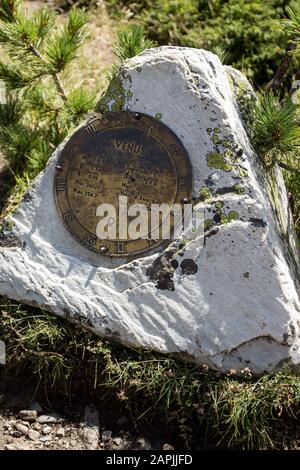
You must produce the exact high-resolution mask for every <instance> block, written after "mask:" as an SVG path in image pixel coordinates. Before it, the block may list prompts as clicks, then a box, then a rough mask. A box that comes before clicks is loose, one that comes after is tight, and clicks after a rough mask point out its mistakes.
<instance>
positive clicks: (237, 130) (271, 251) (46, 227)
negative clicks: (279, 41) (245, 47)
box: [0, 47, 300, 373]
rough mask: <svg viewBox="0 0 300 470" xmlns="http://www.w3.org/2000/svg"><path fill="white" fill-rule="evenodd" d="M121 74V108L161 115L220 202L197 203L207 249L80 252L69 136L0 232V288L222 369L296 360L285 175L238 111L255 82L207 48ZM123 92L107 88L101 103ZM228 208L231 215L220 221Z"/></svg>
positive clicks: (293, 252)
mask: <svg viewBox="0 0 300 470" xmlns="http://www.w3.org/2000/svg"><path fill="white" fill-rule="evenodd" d="M120 80H121V82H120V83H121V84H122V86H121V87H120V89H119V90H117V92H118V93H119V96H120V93H121V96H122V99H124V106H125V109H130V110H132V111H137V112H141V113H145V114H148V115H151V116H158V115H160V114H161V115H162V116H161V120H162V122H163V123H165V124H166V125H167V126H169V127H170V128H171V129H172V130H173V131H174V132H175V133H176V135H177V136H178V137H179V138H180V139H181V141H182V143H183V145H184V146H185V148H186V150H187V152H188V154H189V158H190V161H191V164H192V168H193V180H194V181H193V186H194V187H193V190H194V195H195V197H198V196H199V191H200V190H201V189H202V190H203V188H209V189H210V191H211V194H212V197H211V199H209V200H207V201H204V202H199V203H198V204H199V207H203V208H204V209H205V213H206V219H207V220H209V221H210V222H207V226H208V224H209V223H210V224H212V227H211V230H209V231H208V232H207V233H206V238H205V245H204V247H202V243H200V242H201V241H202V240H198V239H196V240H195V241H194V242H187V243H186V245H185V247H184V253H183V257H181V256H179V253H176V250H175V248H174V247H169V248H168V249H167V252H169V253H170V249H171V248H174V251H175V253H174V254H173V258H174V259H175V260H176V261H177V262H178V263H179V266H178V268H177V269H174V268H171V267H170V263H169V262H168V261H167V260H166V259H165V258H160V259H158V258H159V256H162V255H163V253H162V252H160V253H155V254H151V255H148V256H145V257H143V258H140V259H137V260H134V261H129V262H128V260H123V261H122V260H121V261H120V260H118V261H117V260H110V259H108V258H105V257H102V256H101V255H96V254H93V253H92V252H89V251H88V250H87V249H85V248H83V247H82V246H81V245H80V244H79V243H77V242H76V241H75V240H74V239H73V238H72V236H71V235H70V234H69V233H68V231H67V230H66V229H65V227H64V226H63V224H62V223H61V222H60V219H59V216H58V214H57V210H56V207H55V202H54V194H53V178H54V171H55V165H56V162H57V159H58V157H59V155H60V153H61V151H62V149H63V145H61V146H60V147H59V148H58V149H57V150H56V152H55V153H54V155H53V156H52V158H51V159H50V161H49V163H48V165H47V167H46V169H45V171H44V172H43V173H42V174H41V175H40V176H39V177H38V178H37V179H36V180H35V182H34V184H33V186H32V187H31V188H30V189H29V191H28V192H27V194H26V195H25V197H24V200H23V202H22V204H21V206H20V207H19V209H18V210H17V211H16V212H15V213H14V215H13V216H12V217H11V219H10V220H11V222H12V223H13V224H14V227H13V229H12V230H10V229H11V224H8V225H7V226H6V229H5V227H4V230H2V235H1V237H0V244H1V245H2V248H0V266H1V268H0V295H4V296H7V297H10V298H13V299H16V300H18V301H21V302H24V303H28V304H31V305H36V306H41V307H42V308H44V309H48V310H51V311H53V312H55V313H56V314H58V315H61V316H66V317H72V320H75V321H77V322H78V323H80V324H81V325H82V326H83V327H86V328H89V329H91V330H93V331H94V332H96V333H98V334H99V335H105V336H107V337H113V338H114V339H117V340H119V341H121V342H123V343H127V344H132V345H137V346H142V347H149V348H153V349H155V350H158V351H161V352H164V353H176V354H177V355H180V356H181V357H182V358H186V359H189V360H191V361H196V362H197V363H199V364H202V363H205V364H208V365H209V366H210V367H213V368H214V369H219V370H221V371H227V370H228V369H230V368H235V369H242V368H244V367H250V368H251V369H252V371H253V372H255V373H261V372H263V371H272V370H275V369H278V368H280V367H282V366H283V365H286V364H290V365H297V364H299V362H300V349H299V336H300V332H299V311H300V305H299V295H298V294H299V283H298V277H299V271H298V267H299V266H298V251H297V245H296V238H295V235H294V231H293V227H292V223H291V217H290V213H289V211H288V209H287V207H288V205H287V194H286V190H285V188H284V184H283V180H282V175H281V172H280V171H279V169H277V168H275V169H274V172H273V173H274V174H273V177H272V179H271V177H270V176H267V175H266V172H265V170H264V168H263V167H262V166H261V164H260V162H259V157H258V156H257V155H256V154H255V153H254V151H253V149H252V147H251V145H250V143H249V140H248V137H247V135H246V132H245V129H244V125H243V121H242V117H241V113H240V111H243V112H244V115H246V114H247V108H245V106H246V105H247V100H251V99H252V91H251V87H250V85H249V84H248V82H247V80H246V79H245V78H244V77H243V76H242V74H240V73H239V72H237V71H235V70H233V69H231V68H230V67H229V68H228V67H224V66H222V64H221V62H220V61H219V59H218V58H217V57H216V56H215V55H214V54H212V53H209V52H206V51H202V50H196V49H188V48H175V47H162V48H158V49H152V50H148V51H145V52H144V53H143V54H141V55H139V56H137V57H135V58H133V59H130V60H129V61H127V62H126V63H125V64H124V66H123V67H122V70H121V75H120ZM129 90H130V93H128V91H129ZM241 98H242V99H241ZM118 99H119V97H118ZM116 100H117V93H116V90H114V88H113V87H111V89H110V91H109V92H108V94H107V98H106V99H104V100H103V102H102V108H103V107H104V108H105V107H106V108H105V109H106V110H107V109H111V107H112V106H113V105H114V103H115V102H116ZM121 101H122V100H121ZM238 102H239V103H240V104H241V103H242V104H243V109H242V108H241V107H240V108H239V107H238ZM225 152H226V153H225ZM275 180H276V181H277V183H278V186H276V184H274V181H275ZM271 189H272V191H271ZM271 193H272V197H271V196H270V194H271ZM216 201H219V204H218V205H219V206H220V205H221V204H220V203H222V204H223V206H222V207H220V208H219V209H218V210H219V211H220V214H217V213H216V212H215V211H216V206H215V203H216ZM275 206H276V207H275ZM275 209H276V210H275ZM230 213H231V214H230ZM228 214H229V217H232V220H231V221H229V223H222V222H224V220H226V219H225V217H227V216H228ZM237 216H238V219H236V217H237ZM227 220H228V219H227ZM186 260H188V261H186ZM189 260H192V261H189ZM183 261H184V263H183V264H182V262H183ZM154 263H155V264H154ZM165 268H167V269H165ZM158 271H159V272H160V276H163V274H162V272H163V273H165V272H166V271H167V272H168V276H169V281H170V282H168V283H166V285H165V286H164V287H166V286H167V287H169V289H174V290H162V289H160V288H157V287H158V280H157V278H158V274H157V273H158ZM192 272H194V274H192ZM147 273H148V274H147ZM162 284H163V283H162ZM162 284H161V283H160V287H162ZM58 286H59V288H58Z"/></svg>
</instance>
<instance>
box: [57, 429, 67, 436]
mask: <svg viewBox="0 0 300 470" xmlns="http://www.w3.org/2000/svg"><path fill="white" fill-rule="evenodd" d="M56 435H57V436H58V437H64V435H65V430H64V428H62V427H60V428H58V429H57V431H56Z"/></svg>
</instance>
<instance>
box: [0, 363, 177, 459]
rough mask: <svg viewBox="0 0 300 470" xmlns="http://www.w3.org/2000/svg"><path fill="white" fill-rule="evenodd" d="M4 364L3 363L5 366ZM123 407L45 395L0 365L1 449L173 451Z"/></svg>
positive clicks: (160, 437) (167, 443) (77, 398)
mask: <svg viewBox="0 0 300 470" xmlns="http://www.w3.org/2000/svg"><path fill="white" fill-rule="evenodd" d="M1 367H2V371H3V367H4V366H0V368H1ZM166 439H167V438H166V436H163V435H161V434H160V432H159V431H158V430H155V429H152V430H151V429H150V430H145V429H144V430H138V429H137V428H136V425H135V424H133V422H132V420H131V418H130V416H129V415H128V414H126V412H124V411H121V412H120V410H119V409H118V407H116V406H114V405H113V404H112V405H111V406H107V403H105V404H103V405H101V404H100V405H99V404H98V406H97V405H96V404H95V403H93V402H92V401H91V399H90V398H88V397H80V398H79V397H78V396H77V397H73V398H72V400H71V401H70V399H69V398H68V399H67V398H62V397H57V398H56V399H54V400H52V399H45V394H44V393H41V394H40V393H39V391H38V390H37V387H36V383H33V382H32V378H31V380H30V381H29V380H28V379H27V378H26V377H24V376H23V377H20V376H18V377H15V376H9V375H7V374H5V375H4V373H3V372H2V374H1V369H0V450H129V449H130V450H152V449H153V450H154V449H155V450H163V449H164V450H172V449H174V447H173V446H172V445H171V444H170V443H169V442H168V440H166Z"/></svg>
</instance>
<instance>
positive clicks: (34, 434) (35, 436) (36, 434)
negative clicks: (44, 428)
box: [28, 429, 40, 441]
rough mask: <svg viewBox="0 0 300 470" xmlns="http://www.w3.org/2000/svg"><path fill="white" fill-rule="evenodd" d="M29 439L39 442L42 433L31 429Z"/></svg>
mask: <svg viewBox="0 0 300 470" xmlns="http://www.w3.org/2000/svg"><path fill="white" fill-rule="evenodd" d="M28 438H29V439H30V440H31V441H37V440H38V439H39V438H40V433H39V432H38V431H35V430H34V429H29V431H28Z"/></svg>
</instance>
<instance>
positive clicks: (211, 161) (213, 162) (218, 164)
mask: <svg viewBox="0 0 300 470" xmlns="http://www.w3.org/2000/svg"><path fill="white" fill-rule="evenodd" d="M206 160H207V165H208V166H209V167H210V168H216V169H217V170H223V171H231V170H232V165H230V164H229V163H228V162H227V161H226V159H225V158H224V155H223V154H221V153H218V152H208V154H207V155H206Z"/></svg>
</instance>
